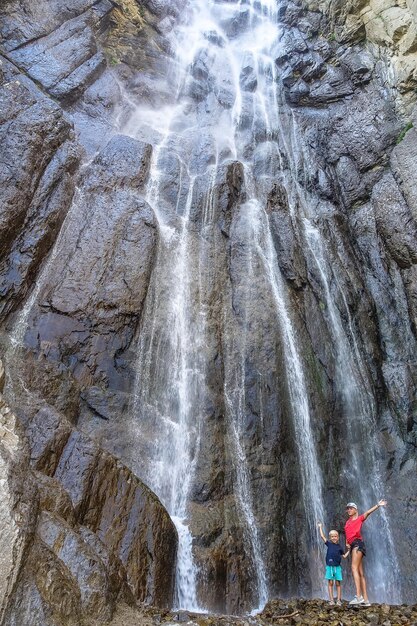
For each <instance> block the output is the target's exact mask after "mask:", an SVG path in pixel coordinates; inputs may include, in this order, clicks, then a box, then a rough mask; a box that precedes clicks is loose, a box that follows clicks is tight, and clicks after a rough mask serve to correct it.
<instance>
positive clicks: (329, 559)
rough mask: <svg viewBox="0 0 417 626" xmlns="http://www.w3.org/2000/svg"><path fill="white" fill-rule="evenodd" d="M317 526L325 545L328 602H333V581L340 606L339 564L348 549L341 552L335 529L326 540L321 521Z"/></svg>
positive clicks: (340, 569)
mask: <svg viewBox="0 0 417 626" xmlns="http://www.w3.org/2000/svg"><path fill="white" fill-rule="evenodd" d="M318 527H319V530H320V537H321V538H322V539H323V541H324V543H325V544H326V546H327V554H326V576H325V578H326V580H327V588H328V591H329V598H330V604H334V597H333V581H335V582H336V592H337V601H336V604H337V605H338V606H340V605H341V604H342V585H341V584H340V583H341V581H342V567H341V565H340V564H341V562H342V556H343V558H344V559H346V558H347V556H348V554H349V550H347V552H343V549H342V546H341V545H340V543H339V533H338V532H337V530H331V531H330V532H329V540H330V541H328V540H327V539H326V535H325V534H324V532H323V524H322V523H321V522H320V523H319V524H318Z"/></svg>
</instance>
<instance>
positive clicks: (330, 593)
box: [327, 580, 333, 602]
mask: <svg viewBox="0 0 417 626" xmlns="http://www.w3.org/2000/svg"><path fill="white" fill-rule="evenodd" d="M327 589H328V591H329V600H330V601H331V602H332V601H333V581H332V580H329V581H327Z"/></svg>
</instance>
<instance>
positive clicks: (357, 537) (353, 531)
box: [345, 500, 387, 606]
mask: <svg viewBox="0 0 417 626" xmlns="http://www.w3.org/2000/svg"><path fill="white" fill-rule="evenodd" d="M386 504H387V502H386V500H380V501H379V502H378V504H376V505H375V506H373V507H372V508H371V509H369V510H368V511H366V512H365V513H362V515H359V513H358V507H357V505H356V504H355V503H354V502H349V503H348V504H347V505H346V512H347V514H348V515H349V519H348V520H347V522H346V524H345V534H346V546H347V547H349V546H350V550H351V554H352V574H353V580H354V581H355V587H356V596H355V597H354V598H353V600H352V601H351V602H349V604H352V605H356V604H358V605H361V606H370V604H369V600H368V593H367V591H366V580H365V574H364V571H363V563H362V559H363V557H364V556H365V555H366V550H365V544H364V542H363V539H362V535H361V528H362V524H363V523H364V521H365V520H366V519H367V518H368V517H369V516H370V514H371V513H373V512H374V511H376V510H377V509H379V507H381V506H385V505H386Z"/></svg>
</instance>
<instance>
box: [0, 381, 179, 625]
mask: <svg viewBox="0 0 417 626" xmlns="http://www.w3.org/2000/svg"><path fill="white" fill-rule="evenodd" d="M2 374H4V372H2ZM0 402H1V408H0V418H1V436H2V442H1V450H0V453H1V465H2V476H3V477H4V480H3V481H2V491H3V493H2V506H1V519H2V527H3V528H4V532H3V533H2V563H1V576H2V579H1V620H2V623H4V624H10V625H12V624H16V625H18V624H22V623H24V624H27V625H28V626H29V625H30V624H33V625H34V626H35V625H36V626H39V625H40V624H51V625H52V624H74V625H75V624H80V623H84V622H83V620H84V619H86V620H88V623H92V624H93V623H94V624H96V623H97V624H98V623H100V624H102V623H107V622H109V621H110V619H111V618H112V616H113V612H114V609H115V606H116V602H117V601H118V600H119V601H120V600H124V601H126V602H128V603H129V604H131V605H134V604H135V601H137V600H140V601H146V602H151V603H154V604H156V605H159V606H170V605H171V604H172V593H173V565H174V562H175V550H176V531H175V528H174V527H173V525H172V522H171V520H170V518H169V516H168V515H167V513H166V511H165V509H164V508H163V507H162V505H161V504H160V502H159V500H158V499H157V498H156V496H155V495H154V494H153V493H152V492H151V491H150V490H149V489H147V488H146V487H145V485H143V483H141V482H140V481H139V480H138V479H137V478H136V477H135V476H133V475H132V474H131V472H130V471H129V470H128V469H127V468H126V467H124V466H123V465H122V464H121V463H120V462H119V461H117V460H116V459H114V458H113V457H111V456H110V455H109V454H107V453H105V452H104V451H102V450H100V448H99V447H98V446H97V444H95V443H94V442H93V441H91V440H90V439H88V437H86V436H85V435H83V434H82V433H80V432H79V431H77V430H75V429H74V428H73V426H72V425H71V424H70V423H69V422H68V421H67V420H66V418H65V417H64V415H62V414H60V413H58V412H57V411H56V410H55V409H53V408H52V407H50V406H48V405H46V404H45V403H40V404H39V405H38V406H36V400H35V399H34V398H31V401H30V406H29V407H28V408H27V411H26V412H25V420H26V423H25V425H24V426H23V425H22V423H21V422H20V421H19V420H18V419H17V418H16V416H15V415H14V414H13V413H12V411H11V410H10V408H9V407H8V406H7V404H6V403H5V401H4V398H3V396H2V395H1V396H0Z"/></svg>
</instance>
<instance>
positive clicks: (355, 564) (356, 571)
mask: <svg viewBox="0 0 417 626" xmlns="http://www.w3.org/2000/svg"><path fill="white" fill-rule="evenodd" d="M362 557H363V554H362V552H359V550H358V549H357V548H354V549H353V551H352V574H353V580H354V582H355V588H356V595H357V597H358V598H359V596H360V595H361V586H362V585H361V583H362V578H361V574H360V566H361V564H362Z"/></svg>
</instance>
